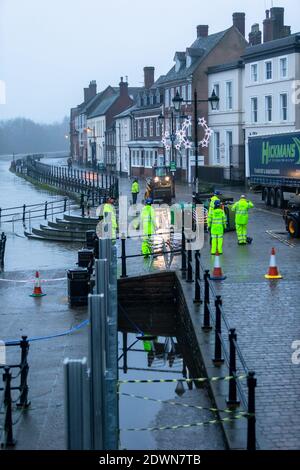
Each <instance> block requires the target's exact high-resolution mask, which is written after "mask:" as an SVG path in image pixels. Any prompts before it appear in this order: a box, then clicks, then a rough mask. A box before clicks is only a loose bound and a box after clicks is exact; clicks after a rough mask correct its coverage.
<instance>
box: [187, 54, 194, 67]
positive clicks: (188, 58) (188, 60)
mask: <svg viewBox="0 0 300 470" xmlns="http://www.w3.org/2000/svg"><path fill="white" fill-rule="evenodd" d="M192 62H193V59H192V57H191V56H190V55H188V54H187V56H186V68H187V69H188V68H189V67H190V66H191V65H192Z"/></svg>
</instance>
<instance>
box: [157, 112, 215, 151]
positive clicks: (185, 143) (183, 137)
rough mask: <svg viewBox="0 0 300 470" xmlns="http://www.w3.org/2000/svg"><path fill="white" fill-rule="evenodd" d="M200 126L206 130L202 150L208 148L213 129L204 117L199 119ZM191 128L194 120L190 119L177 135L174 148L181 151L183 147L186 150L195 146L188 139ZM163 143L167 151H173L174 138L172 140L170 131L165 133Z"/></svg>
mask: <svg viewBox="0 0 300 470" xmlns="http://www.w3.org/2000/svg"><path fill="white" fill-rule="evenodd" d="M198 125H199V126H201V127H202V129H203V130H204V137H203V139H202V140H200V142H199V146H201V147H202V148H203V147H208V144H209V141H210V137H211V136H212V134H213V131H212V129H210V128H209V127H208V125H207V122H206V120H205V118H204V117H202V118H199V119H198ZM191 128H192V118H191V117H188V118H186V119H185V120H184V121H183V123H182V126H181V128H180V129H178V130H177V131H176V133H175V139H174V146H175V148H176V150H178V151H180V150H181V148H182V147H183V148H184V149H190V148H192V146H193V144H192V142H191V141H190V140H189V138H188V131H189V129H191ZM161 142H162V144H163V146H164V147H165V149H166V150H170V149H171V146H172V138H171V135H170V132H169V131H165V132H163V137H162V140H161Z"/></svg>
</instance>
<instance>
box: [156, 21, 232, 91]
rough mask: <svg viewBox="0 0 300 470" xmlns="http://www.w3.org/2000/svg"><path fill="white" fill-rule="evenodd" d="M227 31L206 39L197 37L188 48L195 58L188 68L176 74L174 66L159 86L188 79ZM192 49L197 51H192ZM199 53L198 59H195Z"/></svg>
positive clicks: (183, 68) (211, 35)
mask: <svg viewBox="0 0 300 470" xmlns="http://www.w3.org/2000/svg"><path fill="white" fill-rule="evenodd" d="M228 31H229V29H226V30H225V31H221V32H219V33H215V34H210V35H209V36H207V37H199V38H197V39H196V41H194V42H193V44H192V45H191V47H190V48H188V49H192V50H191V51H190V52H191V54H192V55H193V56H196V58H195V59H194V61H193V62H192V64H191V66H190V67H182V68H181V69H180V70H179V71H178V72H176V71H175V65H174V66H173V67H172V68H171V70H169V72H168V73H167V74H166V75H165V76H164V77H163V78H162V80H161V81H160V84H163V83H167V82H172V81H175V80H176V81H177V80H182V79H185V78H188V77H190V76H191V75H192V74H193V72H194V71H195V70H196V69H197V68H198V66H199V65H200V63H201V62H202V61H203V59H204V58H205V57H206V56H207V55H208V54H209V53H210V52H211V51H212V50H213V49H214V48H215V47H216V45H217V44H218V43H219V42H220V41H221V39H223V37H224V36H225V34H226V33H227V32H228ZM193 49H198V50H199V51H195V50H194V51H193ZM200 52H202V53H201V56H200V57H197V56H198V54H200Z"/></svg>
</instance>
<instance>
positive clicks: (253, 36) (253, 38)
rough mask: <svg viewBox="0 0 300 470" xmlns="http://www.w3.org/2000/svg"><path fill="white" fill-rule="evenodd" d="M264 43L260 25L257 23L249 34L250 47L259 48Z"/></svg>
mask: <svg viewBox="0 0 300 470" xmlns="http://www.w3.org/2000/svg"><path fill="white" fill-rule="evenodd" d="M261 41H262V33H261V31H260V30H259V24H258V23H255V24H254V25H252V27H251V33H249V44H250V46H257V45H258V44H261Z"/></svg>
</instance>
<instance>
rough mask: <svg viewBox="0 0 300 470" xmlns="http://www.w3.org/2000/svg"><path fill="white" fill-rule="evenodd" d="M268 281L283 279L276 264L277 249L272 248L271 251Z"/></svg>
mask: <svg viewBox="0 0 300 470" xmlns="http://www.w3.org/2000/svg"><path fill="white" fill-rule="evenodd" d="M265 278H266V279H282V276H281V275H280V273H279V271H278V268H277V264H276V256H275V248H272V251H271V258H270V266H269V271H268V274H266V275H265Z"/></svg>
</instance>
